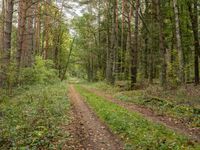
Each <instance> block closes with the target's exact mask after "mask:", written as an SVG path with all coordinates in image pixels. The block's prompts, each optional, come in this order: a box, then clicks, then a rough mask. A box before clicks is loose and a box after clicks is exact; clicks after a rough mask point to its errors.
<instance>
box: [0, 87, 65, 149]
mask: <svg viewBox="0 0 200 150" xmlns="http://www.w3.org/2000/svg"><path fill="white" fill-rule="evenodd" d="M68 109H69V101H68V100H67V97H66V85H65V83H58V84H55V85H51V86H50V85H49V86H45V85H37V86H35V87H32V88H30V90H27V91H26V92H24V93H22V94H20V95H18V96H15V97H13V98H11V99H4V100H3V101H2V102H1V103H0V119H1V120H0V121H1V124H0V135H1V136H0V149H57V148H58V146H60V145H61V144H62V142H63V141H62V140H64V141H66V138H67V136H68V133H66V132H63V130H62V129H61V125H62V124H67V122H68V117H67V116H66V112H67V111H68Z"/></svg>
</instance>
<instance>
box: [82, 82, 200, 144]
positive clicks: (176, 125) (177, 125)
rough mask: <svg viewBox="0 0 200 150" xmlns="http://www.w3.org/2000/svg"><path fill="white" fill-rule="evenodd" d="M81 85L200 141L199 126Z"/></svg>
mask: <svg viewBox="0 0 200 150" xmlns="http://www.w3.org/2000/svg"><path fill="white" fill-rule="evenodd" d="M82 87H84V88H85V89H87V90H88V91H89V92H91V93H94V94H96V95H97V96H100V97H103V98H105V99H106V100H108V101H110V102H112V103H115V104H117V105H119V106H122V107H123V108H125V109H127V110H129V111H133V112H137V113H139V114H141V115H142V116H143V117H145V118H147V119H148V120H150V121H152V122H156V123H159V124H162V125H164V126H166V127H167V128H170V129H172V130H174V131H175V132H178V133H180V134H183V135H185V136H187V137H189V138H190V139H191V140H194V141H196V142H198V143H200V128H190V127H188V125H187V123H186V122H184V121H182V120H178V119H175V118H172V117H169V116H166V115H158V114H156V113H155V112H154V111H153V110H151V109H149V108H146V107H143V106H139V105H136V104H133V103H131V102H123V101H120V100H117V99H116V98H114V97H113V96H112V95H110V94H107V93H105V92H104V91H101V90H98V89H95V88H88V87H86V86H82Z"/></svg>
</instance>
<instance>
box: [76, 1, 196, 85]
mask: <svg viewBox="0 0 200 150" xmlns="http://www.w3.org/2000/svg"><path fill="white" fill-rule="evenodd" d="M95 5H99V2H98V1H93V2H92V3H89V4H88V6H89V8H91V7H92V8H94V9H96V11H92V13H90V14H88V15H91V16H93V17H95V18H96V20H98V23H99V22H100V24H99V25H98V26H97V25H96V23H95V20H90V21H91V22H90V24H91V25H92V28H93V30H92V32H93V33H92V34H93V35H96V36H97V34H98V35H99V36H100V38H99V42H100V45H101V46H100V47H101V48H100V49H101V51H95V49H96V48H95V45H93V46H94V47H93V51H94V53H93V54H94V55H95V56H96V57H104V58H105V59H101V61H103V63H105V64H106V66H105V67H103V68H98V69H97V72H98V71H99V70H102V71H101V72H105V74H102V76H101V77H99V76H95V80H102V79H104V78H105V79H106V80H107V81H108V82H109V83H111V84H114V83H115V82H117V81H118V80H128V81H130V87H131V88H134V87H135V85H136V84H137V83H138V82H146V81H148V83H158V82H159V83H160V84H161V85H162V86H166V85H168V84H170V85H178V84H185V83H186V82H191V81H194V82H195V83H196V84H198V83H199V32H198V31H199V26H198V16H199V7H198V0H193V1H192V2H191V1H177V0H172V1H160V0H151V1H147V0H145V1H141V0H128V1H124V0H113V1H111V0H108V1H102V3H101V4H100V5H102V6H106V7H101V12H102V13H100V16H99V14H96V12H98V8H97V7H95ZM83 17H84V16H83ZM99 18H100V19H99ZM79 19H80V18H79ZM77 20H78V19H77ZM99 20H100V21H99ZM91 25H90V26H85V27H84V28H85V29H86V30H87V28H91ZM97 31H98V33H97ZM99 32H100V33H99ZM77 33H79V31H78V30H77ZM191 33H193V34H191ZM91 41H94V40H92V39H91V40H90V42H91ZM88 42H89V41H88ZM94 42H95V41H94ZM85 44H86V43H85ZM193 49H194V51H193ZM193 52H194V53H193ZM88 56H89V55H88ZM95 56H94V57H95ZM93 63H95V62H93ZM101 63H102V62H101ZM88 77H89V76H88Z"/></svg>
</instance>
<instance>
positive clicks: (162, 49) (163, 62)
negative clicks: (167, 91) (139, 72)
mask: <svg viewBox="0 0 200 150" xmlns="http://www.w3.org/2000/svg"><path fill="white" fill-rule="evenodd" d="M156 6H157V19H158V24H159V49H160V56H161V80H160V82H161V86H165V84H166V74H167V73H166V69H167V64H166V56H165V55H166V49H165V47H164V35H163V34H164V33H163V20H164V19H163V18H162V16H163V15H162V14H161V4H160V0H156Z"/></svg>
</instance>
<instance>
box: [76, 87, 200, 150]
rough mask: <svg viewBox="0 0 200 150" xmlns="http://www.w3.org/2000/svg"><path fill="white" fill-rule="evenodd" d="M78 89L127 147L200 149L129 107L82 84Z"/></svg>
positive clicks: (165, 149)
mask: <svg viewBox="0 0 200 150" xmlns="http://www.w3.org/2000/svg"><path fill="white" fill-rule="evenodd" d="M76 89H77V90H78V91H79V92H80V94H81V95H82V96H83V97H84V98H85V100H86V101H87V102H88V104H89V105H90V106H91V107H92V108H93V109H94V111H95V112H96V113H97V115H98V116H99V117H100V118H101V119H102V120H103V121H104V122H105V123H107V124H108V125H109V127H110V128H111V129H112V130H113V131H114V132H116V133H117V134H119V135H120V136H121V137H122V138H123V139H124V140H125V142H126V149H162V150H168V149H181V150H183V149H199V148H200V146H199V145H197V144H196V143H192V142H191V141H190V142H189V141H188V139H187V138H186V137H184V136H183V135H179V134H177V133H175V132H173V131H171V130H170V129H167V128H166V127H164V126H163V125H159V124H156V123H152V122H150V121H148V120H146V119H145V118H143V117H142V116H140V115H139V114H138V113H134V112H129V111H128V110H126V109H124V108H122V107H120V106H118V105H116V104H114V103H111V102H109V101H107V100H105V99H104V98H102V97H99V96H96V95H95V94H93V93H91V92H89V91H88V90H86V89H85V88H82V87H81V86H76Z"/></svg>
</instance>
